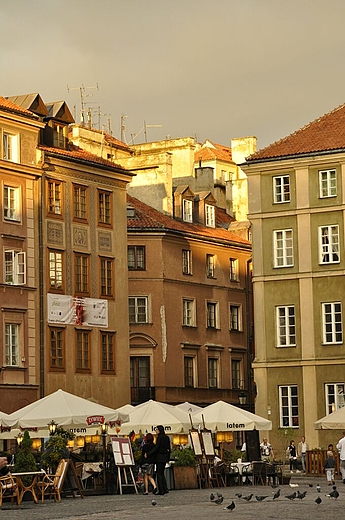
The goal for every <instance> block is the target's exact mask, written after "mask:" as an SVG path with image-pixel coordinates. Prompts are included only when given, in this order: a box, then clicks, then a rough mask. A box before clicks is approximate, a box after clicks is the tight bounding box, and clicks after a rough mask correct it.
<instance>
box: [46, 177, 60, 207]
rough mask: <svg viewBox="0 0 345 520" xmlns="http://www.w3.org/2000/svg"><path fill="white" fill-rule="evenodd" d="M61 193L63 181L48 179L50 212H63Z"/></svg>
mask: <svg viewBox="0 0 345 520" xmlns="http://www.w3.org/2000/svg"><path fill="white" fill-rule="evenodd" d="M61 195H62V183H61V182H59V181H54V180H52V179H50V180H48V213H51V214H54V215H61V214H62V201H61Z"/></svg>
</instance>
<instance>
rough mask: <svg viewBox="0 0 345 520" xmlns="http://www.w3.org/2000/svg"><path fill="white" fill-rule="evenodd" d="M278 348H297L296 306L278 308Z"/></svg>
mask: <svg viewBox="0 0 345 520" xmlns="http://www.w3.org/2000/svg"><path fill="white" fill-rule="evenodd" d="M276 331H277V333H276V334H277V347H295V346H296V313H295V306H294V305H283V306H278V307H276Z"/></svg>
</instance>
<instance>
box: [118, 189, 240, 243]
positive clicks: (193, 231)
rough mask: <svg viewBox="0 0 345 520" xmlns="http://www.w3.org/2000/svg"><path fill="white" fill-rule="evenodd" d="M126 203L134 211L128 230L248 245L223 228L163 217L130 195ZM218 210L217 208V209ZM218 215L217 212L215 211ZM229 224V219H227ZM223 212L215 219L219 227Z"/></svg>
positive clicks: (223, 218) (128, 220)
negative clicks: (166, 233) (174, 233)
mask: <svg viewBox="0 0 345 520" xmlns="http://www.w3.org/2000/svg"><path fill="white" fill-rule="evenodd" d="M127 202H128V204H130V205H131V206H132V207H133V208H134V209H135V213H136V216H135V217H134V218H128V219H127V228H128V230H129V231H130V230H135V229H142V230H148V229H151V230H162V231H172V232H178V233H184V234H189V235H195V236H198V237H203V238H206V239H211V240H212V239H214V240H227V241H229V242H233V243H238V244H242V245H250V242H249V241H248V240H245V239H243V238H241V237H240V236H238V235H236V234H235V233H232V232H230V231H228V230H227V229H225V228H224V227H216V228H210V227H206V226H204V225H202V224H197V223H188V222H183V221H181V220H175V219H173V218H172V217H170V216H169V215H164V214H163V213H161V212H160V211H158V210H156V209H154V208H152V207H151V206H148V205H147V204H145V203H144V202H141V201H140V200H138V199H135V198H134V197H131V196H130V195H127ZM217 210H218V208H217ZM217 213H218V211H217ZM228 219H229V222H230V219H231V217H228ZM224 220H225V217H224V211H223V210H221V217H220V218H219V219H218V218H216V222H217V225H218V222H219V224H220V225H222V224H224Z"/></svg>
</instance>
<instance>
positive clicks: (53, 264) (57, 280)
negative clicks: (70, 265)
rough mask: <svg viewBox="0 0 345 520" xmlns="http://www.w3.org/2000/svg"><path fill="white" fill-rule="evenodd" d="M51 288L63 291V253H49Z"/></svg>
mask: <svg viewBox="0 0 345 520" xmlns="http://www.w3.org/2000/svg"><path fill="white" fill-rule="evenodd" d="M49 288H50V289H56V290H62V288H63V287H62V253H61V252H60V251H49Z"/></svg>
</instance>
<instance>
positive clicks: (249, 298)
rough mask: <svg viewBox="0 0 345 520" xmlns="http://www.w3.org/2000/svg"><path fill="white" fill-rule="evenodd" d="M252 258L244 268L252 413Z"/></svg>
mask: <svg viewBox="0 0 345 520" xmlns="http://www.w3.org/2000/svg"><path fill="white" fill-rule="evenodd" d="M251 264H252V258H250V259H249V260H247V268H246V323H247V381H248V405H249V411H250V412H253V413H254V399H253V385H252V359H251V358H252V356H251V354H252V352H251V346H252V341H254V338H252V323H251V319H252V313H251V306H252V297H253V296H252V291H251V290H250V280H251V276H250V271H251Z"/></svg>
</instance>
